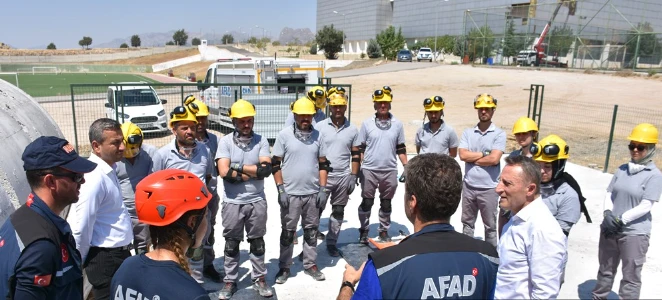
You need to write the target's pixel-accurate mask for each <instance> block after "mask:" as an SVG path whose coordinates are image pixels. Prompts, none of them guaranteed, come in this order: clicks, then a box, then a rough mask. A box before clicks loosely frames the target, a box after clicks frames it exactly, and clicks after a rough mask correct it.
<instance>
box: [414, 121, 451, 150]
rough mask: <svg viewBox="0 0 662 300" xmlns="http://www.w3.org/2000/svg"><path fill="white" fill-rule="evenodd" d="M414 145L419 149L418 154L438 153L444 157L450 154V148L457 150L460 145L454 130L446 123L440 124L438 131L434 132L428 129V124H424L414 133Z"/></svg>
mask: <svg viewBox="0 0 662 300" xmlns="http://www.w3.org/2000/svg"><path fill="white" fill-rule="evenodd" d="M415 143H416V146H418V147H420V149H421V150H420V153H419V154H425V153H439V154H446V155H448V154H449V153H450V149H451V148H457V146H458V145H459V144H460V143H459V140H458V138H457V134H456V133H455V130H453V127H451V126H450V125H448V124H446V122H443V123H441V126H439V129H437V131H435V132H432V130H431V129H430V123H425V125H423V127H422V128H419V129H418V131H417V132H416V140H415Z"/></svg>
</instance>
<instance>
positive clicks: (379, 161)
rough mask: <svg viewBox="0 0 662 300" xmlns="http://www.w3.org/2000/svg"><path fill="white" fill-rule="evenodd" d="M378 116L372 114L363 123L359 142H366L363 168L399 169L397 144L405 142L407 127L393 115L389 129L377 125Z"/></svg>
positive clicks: (378, 169)
mask: <svg viewBox="0 0 662 300" xmlns="http://www.w3.org/2000/svg"><path fill="white" fill-rule="evenodd" d="M375 121H376V116H374V115H373V116H372V117H370V118H368V119H367V120H365V121H363V123H362V124H361V130H359V142H360V143H361V144H364V143H365V144H366V149H365V153H364V154H363V163H362V165H361V169H365V170H371V171H397V170H398V164H397V163H398V162H397V160H396V157H397V154H396V153H395V151H396V146H397V145H398V144H404V143H405V129H404V126H403V124H402V122H400V120H398V119H396V118H395V117H393V115H391V126H390V127H389V128H387V129H381V128H379V127H377V124H376V123H375Z"/></svg>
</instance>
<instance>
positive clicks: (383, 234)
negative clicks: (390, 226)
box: [379, 231, 391, 243]
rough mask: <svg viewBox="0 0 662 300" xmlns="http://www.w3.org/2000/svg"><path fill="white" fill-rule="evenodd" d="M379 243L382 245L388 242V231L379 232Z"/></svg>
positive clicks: (389, 238)
mask: <svg viewBox="0 0 662 300" xmlns="http://www.w3.org/2000/svg"><path fill="white" fill-rule="evenodd" d="M379 241H380V242H382V243H386V242H390V241H391V237H390V236H388V231H380V232H379Z"/></svg>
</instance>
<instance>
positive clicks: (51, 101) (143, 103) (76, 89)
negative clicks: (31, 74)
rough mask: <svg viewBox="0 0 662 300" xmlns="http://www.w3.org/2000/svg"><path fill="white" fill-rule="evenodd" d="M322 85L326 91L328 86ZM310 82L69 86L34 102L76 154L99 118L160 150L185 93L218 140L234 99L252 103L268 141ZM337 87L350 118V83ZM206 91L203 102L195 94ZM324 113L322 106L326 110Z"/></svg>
mask: <svg viewBox="0 0 662 300" xmlns="http://www.w3.org/2000/svg"><path fill="white" fill-rule="evenodd" d="M323 85H325V86H327V88H328V87H330V86H331V82H330V81H327V82H326V83H324V84H323ZM313 86H316V85H314V84H294V83H288V84H286V85H283V84H280V85H279V84H219V85H202V84H196V83H183V84H164V83H151V84H149V83H123V84H72V85H71V95H70V96H51V97H41V98H37V100H38V101H39V103H40V105H41V106H42V107H43V108H44V109H45V110H46V111H47V112H48V113H49V114H50V115H51V116H52V117H53V119H55V122H56V123H57V124H58V125H59V126H60V129H61V130H62V132H63V134H64V135H65V138H66V139H67V140H69V141H70V142H72V143H75V146H76V149H77V151H78V152H79V153H80V154H81V155H83V156H87V155H89V153H90V143H89V139H88V129H89V126H90V125H91V124H92V122H94V121H95V120H97V119H99V118H111V119H115V120H117V121H119V122H120V123H122V122H125V121H131V122H133V123H135V124H136V125H138V126H139V127H141V129H142V130H143V132H144V133H145V142H146V143H148V144H151V145H154V146H156V147H162V146H164V145H165V144H167V143H169V142H170V141H172V138H173V137H172V132H171V130H170V127H169V125H168V121H169V119H170V112H172V111H173V110H174V109H175V107H177V106H180V105H182V104H183V100H184V99H185V98H186V97H187V96H188V95H194V96H196V98H198V99H200V100H201V101H203V102H205V104H207V105H208V107H209V110H210V116H209V121H210V130H212V132H214V133H215V134H217V135H219V136H221V135H223V134H226V133H229V132H232V130H233V126H232V121H231V120H230V118H229V117H228V113H229V108H230V106H231V105H232V104H233V103H234V102H235V101H236V100H237V99H240V98H241V99H245V100H248V101H249V102H251V103H253V104H254V105H255V108H256V111H257V116H256V120H255V125H254V126H255V127H254V130H255V132H257V133H258V134H261V135H263V136H264V137H266V138H268V139H269V140H271V141H272V142H273V139H275V137H276V134H277V133H278V132H279V131H280V130H281V129H282V128H283V125H284V123H285V120H286V118H287V116H288V114H289V112H290V103H291V102H293V101H295V100H296V99H299V98H301V97H304V96H305V92H306V91H307V90H309V89H310V88H311V87H313ZM333 86H336V87H343V88H345V90H346V91H347V96H348V98H349V103H348V109H347V118H348V119H350V118H351V113H350V112H351V93H352V87H351V85H343V84H334V85H333ZM202 89H205V90H206V92H207V93H206V95H211V96H207V97H206V99H205V98H203V97H201V90H202ZM327 114H328V106H327Z"/></svg>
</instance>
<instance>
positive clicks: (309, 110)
mask: <svg viewBox="0 0 662 300" xmlns="http://www.w3.org/2000/svg"><path fill="white" fill-rule="evenodd" d="M290 110H292V112H293V113H295V114H297V115H314V114H315V112H316V110H315V104H313V103H312V102H310V100H309V99H308V98H306V97H303V98H300V99H299V100H297V101H294V102H292V104H290Z"/></svg>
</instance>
